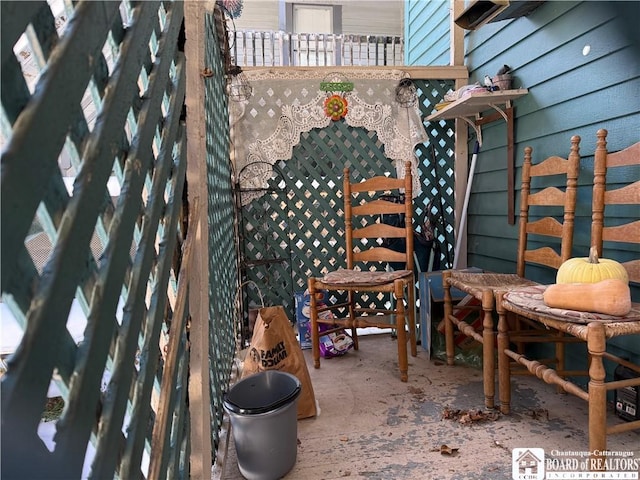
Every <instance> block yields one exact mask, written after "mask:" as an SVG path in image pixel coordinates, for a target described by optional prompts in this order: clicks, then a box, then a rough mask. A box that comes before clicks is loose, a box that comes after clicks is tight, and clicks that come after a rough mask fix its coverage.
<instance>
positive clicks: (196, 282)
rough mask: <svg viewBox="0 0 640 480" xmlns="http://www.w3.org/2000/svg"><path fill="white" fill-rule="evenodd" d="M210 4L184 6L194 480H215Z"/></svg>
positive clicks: (192, 471)
mask: <svg viewBox="0 0 640 480" xmlns="http://www.w3.org/2000/svg"><path fill="white" fill-rule="evenodd" d="M206 5H207V4H206V3H205V2H185V28H186V37H187V40H186V44H185V57H186V64H187V86H186V87H187V90H186V98H185V103H186V107H187V150H188V152H189V161H188V164H187V182H188V185H189V191H188V201H189V204H190V205H193V204H194V203H195V201H196V199H197V200H198V203H199V206H200V208H199V209H198V210H199V214H198V217H199V218H198V219H193V220H192V223H190V226H189V228H190V229H193V231H190V232H189V235H193V234H195V235H196V239H195V244H194V250H193V258H197V259H198V261H197V262H193V264H192V265H191V268H190V269H189V272H188V275H189V285H190V288H189V297H190V298H189V308H190V313H191V327H190V328H191V335H190V343H191V356H190V357H191V358H190V364H189V369H190V377H189V409H190V416H191V429H190V432H191V458H190V463H191V472H190V473H191V478H211V465H212V460H211V459H212V457H211V448H212V447H211V440H212V433H211V415H210V408H211V407H210V404H211V399H210V392H211V389H210V385H209V259H208V258H209V251H208V248H207V247H208V240H207V239H208V236H209V230H208V222H207V205H208V196H207V184H206V178H207V174H206V173H207V172H206V157H205V133H206V132H205V124H206V122H205V114H204V84H203V77H202V76H201V75H200V72H201V71H202V70H203V69H204V68H205V67H206V65H205V59H204V45H205V24H204V22H205V13H206V12H205V7H206Z"/></svg>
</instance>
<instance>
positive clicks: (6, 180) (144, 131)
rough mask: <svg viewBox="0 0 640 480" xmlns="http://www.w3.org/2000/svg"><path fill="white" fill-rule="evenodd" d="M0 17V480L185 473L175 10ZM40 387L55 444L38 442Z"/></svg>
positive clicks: (47, 6) (75, 6) (33, 6)
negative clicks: (53, 399)
mask: <svg viewBox="0 0 640 480" xmlns="http://www.w3.org/2000/svg"><path fill="white" fill-rule="evenodd" d="M54 3H55V4H56V5H54ZM58 3H59V4H60V5H59V6H60V7H61V9H58V5H57V4H58ZM0 8H1V14H0V18H1V20H2V38H3V50H2V65H1V69H2V89H1V97H2V109H0V117H1V118H0V128H2V132H1V133H2V138H1V140H2V143H3V151H2V177H1V178H2V185H1V189H0V191H1V194H2V202H0V204H1V208H2V215H1V219H2V228H1V229H0V231H1V235H2V241H1V242H0V243H1V245H2V255H1V258H2V268H1V272H2V300H3V302H4V303H5V304H6V305H7V306H8V307H9V309H10V311H11V313H12V316H13V317H14V318H15V319H16V321H17V323H18V326H19V328H20V329H21V337H20V338H19V339H18V342H19V347H18V348H17V349H16V350H15V351H12V352H6V351H5V352H3V354H5V355H6V354H8V359H7V366H8V368H7V371H6V373H5V375H4V376H3V378H2V393H1V398H2V444H3V447H2V461H1V463H2V469H3V472H2V473H3V476H5V475H6V476H7V477H11V478H81V477H83V476H84V474H83V464H86V465H87V466H90V468H91V470H90V471H91V476H92V478H114V477H117V478H146V477H147V476H153V477H154V478H162V477H161V475H153V474H151V473H150V470H152V469H153V470H154V471H158V470H160V471H162V472H164V473H166V472H167V471H169V472H172V473H173V474H175V476H187V475H188V470H189V468H188V464H187V463H188V460H187V461H186V462H185V459H188V458H189V450H188V446H187V444H188V442H186V440H185V436H188V435H189V428H188V425H186V423H187V422H188V402H187V399H186V396H185V392H186V389H185V388H184V383H183V382H184V380H185V379H186V372H187V370H188V369H187V366H188V361H189V351H188V342H187V341H186V340H187V338H186V337H187V335H186V334H187V332H186V320H187V319H186V317H187V315H188V309H181V312H184V313H181V314H178V309H177V308H176V309H175V310H174V307H175V304H174V303H173V301H172V299H174V298H175V297H176V288H177V286H178V285H180V286H181V287H182V286H185V283H184V282H185V281H186V278H185V277H180V276H179V271H180V270H179V268H180V262H181V253H180V251H181V246H182V245H181V242H179V239H184V238H185V235H186V233H187V232H186V231H184V230H183V229H182V227H186V224H187V222H186V221H185V222H181V221H180V220H181V218H180V217H181V214H182V208H183V203H182V200H183V198H182V193H183V187H184V184H185V172H186V161H187V155H186V136H185V134H184V133H185V132H184V128H183V125H182V123H181V121H180V116H181V112H182V106H183V104H184V96H185V84H186V76H185V66H184V55H183V54H182V53H181V52H180V51H179V50H178V36H179V33H180V29H181V25H182V19H183V3H181V2H162V3H161V2H129V1H122V2H51V3H48V2H1V3H0ZM14 48H15V51H14ZM65 177H66V178H65ZM65 182H68V184H73V186H72V188H69V189H67V187H66V184H65ZM113 183H115V184H117V186H118V188H117V189H115V190H116V191H112V190H110V188H109V186H110V185H112V184H113ZM3 316H4V314H3ZM3 319H4V318H3ZM169 325H172V326H173V327H174V328H172V330H171V331H172V332H175V335H173V336H171V337H170V338H169V336H168V332H169ZM3 330H4V329H3ZM4 333H5V332H4V331H3V334H4ZM174 339H175V343H174V344H175V345H176V346H177V347H178V348H177V351H178V355H177V361H176V362H173V361H172V360H171V358H169V357H168V356H166V351H164V347H165V346H166V345H167V343H168V342H169V340H174ZM169 365H171V366H175V367H176V368H175V369H173V371H174V372H175V374H171V375H170V374H169V372H168V371H169V370H172V369H170V368H166V367H167V366H169ZM52 385H54V386H55V387H57V390H58V391H57V392H56V394H59V396H60V397H61V398H62V401H63V402H64V404H65V408H64V410H63V412H62V414H61V416H60V417H59V418H57V419H55V420H54V421H52V422H51V423H50V424H49V426H50V428H52V429H53V430H54V431H55V440H54V441H51V438H49V436H45V437H44V438H40V436H39V434H38V425H39V423H40V421H41V416H42V414H43V412H46V409H47V397H48V395H49V392H50V391H53V390H50V387H51V386H52ZM168 387H170V388H168ZM160 389H162V391H159V390H160ZM165 392H168V394H165ZM160 407H163V408H164V412H166V413H167V415H158V413H159V411H160V410H161V408H160ZM46 413H47V414H50V413H51V412H46ZM160 417H162V418H160ZM167 422H171V423H172V427H173V428H169V426H168V425H167ZM161 426H162V427H167V429H166V431H168V432H170V433H168V434H167V435H165V436H164V437H163V438H159V439H157V441H153V440H152V431H153V432H158V431H159V430H158V428H159V427H161ZM154 429H155V430H154ZM45 442H46V443H45ZM89 442H91V444H92V447H93V448H88V447H90V445H89ZM84 452H87V455H86V457H85V455H84ZM149 455H150V456H151V458H149Z"/></svg>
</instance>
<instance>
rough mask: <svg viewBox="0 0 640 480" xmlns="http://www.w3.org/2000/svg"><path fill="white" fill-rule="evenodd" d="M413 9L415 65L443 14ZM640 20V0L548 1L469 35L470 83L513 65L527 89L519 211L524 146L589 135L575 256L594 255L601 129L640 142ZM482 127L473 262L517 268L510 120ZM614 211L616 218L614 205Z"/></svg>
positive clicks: (520, 104) (535, 273) (556, 144)
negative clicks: (510, 209)
mask: <svg viewBox="0 0 640 480" xmlns="http://www.w3.org/2000/svg"><path fill="white" fill-rule="evenodd" d="M429 3H431V2H429ZM441 7H442V6H441ZM442 8H444V7H442ZM406 10H407V19H406V30H405V34H406V39H407V40H406V44H405V45H406V47H405V50H406V52H407V53H406V56H407V59H408V63H410V64H421V65H422V61H423V60H428V61H432V60H431V59H436V58H442V55H443V54H442V53H441V52H439V50H438V48H437V47H436V45H437V42H433V41H432V38H433V37H432V36H433V32H434V31H435V29H436V28H437V26H439V25H440V24H441V23H442V18H441V17H440V16H436V15H428V14H427V6H426V5H424V4H423V2H414V1H411V0H409V1H408V2H407V7H406ZM638 18H640V3H639V2H592V1H586V2H569V1H547V2H545V3H544V4H542V5H541V6H540V7H539V8H538V9H536V10H535V11H533V12H532V13H531V14H530V15H529V16H527V17H522V18H518V19H513V20H505V21H501V22H495V23H489V24H487V25H484V26H483V27H481V28H480V29H478V30H476V31H473V32H467V33H466V35H465V51H466V60H465V62H466V64H467V66H468V68H469V74H470V81H469V83H473V82H475V81H479V80H481V79H482V78H483V77H484V75H485V74H488V75H495V74H496V73H497V71H498V69H499V68H500V67H502V66H503V65H504V64H507V65H509V66H510V67H511V68H512V69H513V75H514V77H515V80H514V87H515V88H517V87H524V88H528V89H529V94H528V95H526V96H525V97H522V98H520V99H518V100H516V101H515V103H514V104H515V151H516V213H517V212H518V210H519V193H520V186H519V184H520V175H521V166H522V160H523V151H524V147H525V146H532V147H533V155H534V161H537V160H540V159H543V158H546V157H547V156H550V155H561V156H566V155H567V154H568V152H569V147H570V138H571V136H572V135H580V136H581V137H582V142H581V145H580V150H581V154H582V157H583V160H582V162H581V172H580V177H579V180H578V183H579V185H578V205H577V210H576V229H575V238H574V252H573V253H574V256H586V255H587V253H588V247H589V241H590V232H589V230H590V222H591V197H592V195H591V187H592V182H593V152H594V150H595V142H596V131H597V130H598V129H599V128H606V129H607V130H608V131H609V135H608V149H609V150H610V151H615V150H620V149H623V148H625V147H627V146H629V145H631V144H633V143H635V142H637V141H639V140H640V96H639V94H638V92H640V39H639V38H640V36H639V34H638V31H637V26H634V22H637V19H638ZM634 19H635V20H634ZM587 46H588V51H587V50H586V49H585V48H586V47H587ZM434 50H435V51H434ZM447 55H448V52H447ZM433 61H435V60H433ZM482 134H483V145H482V148H481V150H480V153H479V156H478V161H477V167H476V175H475V179H474V184H473V189H472V194H471V198H470V202H469V212H468V226H467V232H468V264H469V265H474V266H478V267H481V268H485V269H489V270H493V271H498V272H513V271H515V259H516V251H517V236H518V232H517V227H516V226H515V225H513V226H512V225H508V223H507V205H506V198H507V193H506V188H507V187H506V150H507V149H506V128H505V124H504V122H495V123H492V124H489V125H485V126H484V127H483V131H482ZM639 176H640V172H638V171H637V169H629V170H628V171H626V172H624V173H623V174H622V175H620V176H619V177H618V178H614V177H610V178H608V182H609V183H620V184H623V183H625V182H629V181H632V180H635V179H637V178H638V177H639ZM459 201H461V200H459ZM629 216H635V217H636V218H637V217H638V212H637V211H636V212H633V211H631V210H629V209H627V210H622V209H619V210H616V211H614V215H613V217H618V218H624V217H627V218H628V217H629ZM607 217H609V218H611V217H612V212H611V211H608V212H607ZM517 220H518V219H517V218H516V223H517ZM615 220H616V219H615V218H613V221H615ZM605 254H606V256H607V257H609V258H616V259H620V260H626V259H629V258H638V257H640V252H639V251H638V247H637V246H631V245H628V246H622V247H620V248H617V249H616V250H613V249H611V248H609V249H607V247H606V246H605ZM554 273H555V272H554V271H553V270H545V269H539V268H535V267H534V268H528V269H527V276H528V277H530V278H532V279H534V280H538V281H541V282H545V283H551V282H553V281H554V280H555V279H554ZM632 295H633V298H634V300H636V301H640V289H639V288H637V287H633V288H632ZM616 344H617V345H618V346H619V347H620V348H621V349H622V350H625V351H627V353H628V352H633V353H632V356H634V355H635V356H638V355H640V348H639V347H638V346H637V339H636V343H635V344H634V343H633V342H631V341H630V340H629V339H623V340H619V341H617V343H616Z"/></svg>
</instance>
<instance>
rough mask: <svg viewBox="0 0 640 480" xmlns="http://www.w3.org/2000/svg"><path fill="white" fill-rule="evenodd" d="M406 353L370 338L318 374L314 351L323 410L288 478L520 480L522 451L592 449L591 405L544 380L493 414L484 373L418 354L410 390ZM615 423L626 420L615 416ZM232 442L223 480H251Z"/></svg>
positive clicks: (639, 449)
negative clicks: (475, 415) (403, 371)
mask: <svg viewBox="0 0 640 480" xmlns="http://www.w3.org/2000/svg"><path fill="white" fill-rule="evenodd" d="M396 353H397V350H396V342H395V340H393V339H391V336H390V335H388V334H385V335H370V336H366V337H361V339H360V350H358V351H357V352H356V351H353V350H352V351H350V352H349V353H348V354H347V355H345V356H343V357H339V358H334V359H329V360H325V359H322V364H321V368H320V369H318V370H316V369H314V368H313V363H312V360H311V351H310V350H305V351H304V354H305V357H306V359H307V365H308V368H309V373H310V375H311V379H312V382H313V388H314V391H315V396H316V400H317V402H318V404H319V407H320V409H321V411H320V415H318V416H317V417H315V418H311V419H304V420H300V421H298V450H297V462H296V464H295V466H294V467H293V469H292V470H291V471H290V472H289V473H288V474H287V475H286V477H284V478H286V479H287V480H330V479H338V478H350V479H354V480H355V479H369V480H374V479H380V480H383V479H384V480H403V479H406V480H422V479H425V480H453V479H456V480H458V479H460V480H462V479H467V480H502V479H505V480H510V479H513V478H515V477H514V474H512V451H513V449H515V448H542V449H544V450H545V453H546V454H547V456H548V455H549V452H551V451H553V450H558V451H562V452H569V451H570V452H587V451H588V441H587V433H586V432H587V405H586V403H585V402H584V401H582V400H580V399H578V398H576V397H574V396H571V395H561V394H558V393H556V390H555V387H553V386H550V385H547V384H544V383H542V382H541V381H539V380H537V379H534V378H531V377H516V378H515V379H514V390H513V393H512V413H511V414H510V415H508V416H505V415H500V414H499V413H498V412H497V411H490V412H488V411H485V410H484V409H483V405H484V400H483V393H482V376H481V372H480V370H479V369H477V368H474V367H468V366H454V367H448V366H446V365H444V364H443V362H442V361H440V360H436V359H431V360H430V359H427V358H426V355H427V354H426V352H424V351H422V350H420V347H418V357H417V358H412V357H410V366H409V381H408V383H402V382H400V380H399V376H398V372H397V360H396ZM455 410H462V411H471V412H473V411H478V410H480V413H481V416H483V417H486V418H484V419H479V420H474V421H471V422H468V423H462V422H461V421H460V420H459V419H457V418H444V413H445V412H447V411H449V412H450V411H455ZM467 418H468V417H467ZM609 421H610V422H612V423H616V422H620V420H619V419H618V418H617V417H616V416H615V415H614V414H613V412H611V414H610V416H609ZM232 436H233V435H230V437H231V439H230V443H229V446H228V455H227V458H226V461H220V460H219V461H218V462H217V465H216V466H214V475H213V478H221V479H223V480H240V479H242V478H243V477H242V475H241V474H240V471H239V470H238V466H237V460H236V457H235V448H234V445H233V439H232ZM443 445H446V446H448V447H449V449H451V453H447V452H448V451H449V450H447V449H446V448H444V449H443V447H442V446H443ZM608 448H609V450H618V451H624V452H632V453H631V454H630V455H633V458H635V459H637V460H640V432H638V431H635V432H629V433H625V434H618V435H613V436H609V438H608ZM454 449H455V451H454ZM443 450H444V452H443ZM547 458H549V457H547ZM626 478H631V477H626ZM635 478H638V477H635Z"/></svg>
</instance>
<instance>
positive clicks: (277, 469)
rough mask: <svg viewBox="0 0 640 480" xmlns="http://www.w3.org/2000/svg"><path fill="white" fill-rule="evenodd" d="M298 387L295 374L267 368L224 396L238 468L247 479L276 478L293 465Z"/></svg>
mask: <svg viewBox="0 0 640 480" xmlns="http://www.w3.org/2000/svg"><path fill="white" fill-rule="evenodd" d="M301 390H302V384H301V383H300V380H298V378H297V377H296V376H295V375H292V374H290V373H286V372H280V371H277V370H267V371H264V372H259V373H256V374H253V375H250V376H248V377H246V378H244V379H242V380H240V381H239V382H238V383H236V384H235V385H234V386H233V387H231V389H230V390H229V392H228V393H227V394H226V395H225V397H224V402H223V403H224V408H225V410H226V411H227V413H228V414H229V418H230V419H231V430H232V432H233V440H234V443H235V446H236V454H237V457H238V467H239V469H240V473H242V476H243V477H245V478H246V479H247V480H276V479H279V478H281V477H283V476H284V475H285V474H286V473H287V472H288V471H289V470H291V468H293V466H294V465H295V463H296V456H297V453H298V413H297V405H298V397H299V396H300V392H301Z"/></svg>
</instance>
